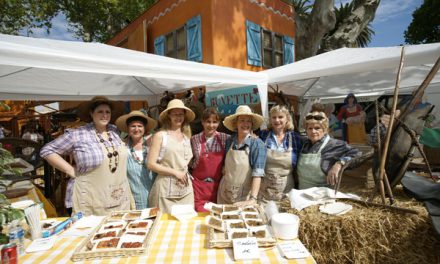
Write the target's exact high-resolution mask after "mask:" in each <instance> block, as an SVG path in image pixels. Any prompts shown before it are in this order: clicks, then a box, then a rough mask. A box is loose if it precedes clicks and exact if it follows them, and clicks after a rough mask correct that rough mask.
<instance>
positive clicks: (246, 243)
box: [232, 237, 260, 260]
mask: <svg viewBox="0 0 440 264" xmlns="http://www.w3.org/2000/svg"><path fill="white" fill-rule="evenodd" d="M232 245H233V248H234V258H235V260H245V259H259V258H260V251H259V250H258V243H257V239H256V238H255V237H246V238H236V239H232Z"/></svg>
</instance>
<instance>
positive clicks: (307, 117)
mask: <svg viewBox="0 0 440 264" xmlns="http://www.w3.org/2000/svg"><path fill="white" fill-rule="evenodd" d="M311 119H314V120H317V121H321V120H324V119H325V117H324V116H322V115H306V120H311Z"/></svg>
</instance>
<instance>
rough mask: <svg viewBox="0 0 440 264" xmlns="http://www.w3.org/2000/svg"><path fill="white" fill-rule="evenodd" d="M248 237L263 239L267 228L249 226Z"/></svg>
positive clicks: (264, 226) (263, 226)
mask: <svg viewBox="0 0 440 264" xmlns="http://www.w3.org/2000/svg"><path fill="white" fill-rule="evenodd" d="M249 236H251V237H256V238H265V237H266V236H267V226H266V225H262V226H251V227H249Z"/></svg>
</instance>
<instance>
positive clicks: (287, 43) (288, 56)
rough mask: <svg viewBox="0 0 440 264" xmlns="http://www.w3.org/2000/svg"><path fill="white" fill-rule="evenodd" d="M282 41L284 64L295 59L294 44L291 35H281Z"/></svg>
mask: <svg viewBox="0 0 440 264" xmlns="http://www.w3.org/2000/svg"><path fill="white" fill-rule="evenodd" d="M283 42H284V65H286V64H289V63H292V62H294V61H295V44H294V41H293V39H292V38H291V37H288V36H283Z"/></svg>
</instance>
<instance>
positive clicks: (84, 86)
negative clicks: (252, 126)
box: [0, 34, 267, 101]
mask: <svg viewBox="0 0 440 264" xmlns="http://www.w3.org/2000/svg"><path fill="white" fill-rule="evenodd" d="M210 84H213V85H215V86H216V87H218V88H221V87H223V85H224V86H225V87H233V86H234V85H235V86H242V85H258V88H259V89H261V90H260V92H261V93H262V94H267V90H266V89H267V85H266V84H267V82H266V76H265V75H262V74H259V73H256V72H250V71H244V70H237V69H233V68H227V67H220V66H214V65H208V64H203V63H197V62H190V61H183V60H177V59H172V58H168V57H164V56H157V55H154V54H149V53H144V52H137V51H132V50H128V49H123V48H118V47H114V46H109V45H105V44H99V43H83V42H70V41H59V40H50V39H36V38H27V37H19V36H10V35H3V34H0V98H1V99H11V100H24V99H32V100H81V99H89V98H91V97H92V96H94V95H106V96H108V97H110V98H112V99H119V100H143V99H146V98H147V97H148V96H154V95H158V94H162V93H163V92H164V91H165V90H168V91H178V90H183V89H188V88H192V87H197V86H202V85H210ZM262 100H263V101H264V98H262Z"/></svg>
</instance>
